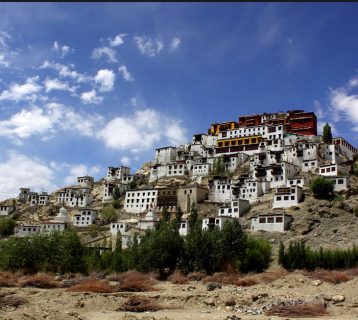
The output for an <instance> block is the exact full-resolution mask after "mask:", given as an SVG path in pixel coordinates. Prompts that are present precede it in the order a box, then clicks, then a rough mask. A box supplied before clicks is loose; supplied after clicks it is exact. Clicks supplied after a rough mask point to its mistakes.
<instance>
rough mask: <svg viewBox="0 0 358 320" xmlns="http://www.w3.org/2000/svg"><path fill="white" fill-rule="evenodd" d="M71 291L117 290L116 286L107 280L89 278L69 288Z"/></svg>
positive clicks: (109, 291)
mask: <svg viewBox="0 0 358 320" xmlns="http://www.w3.org/2000/svg"><path fill="white" fill-rule="evenodd" d="M68 291H71V292H95V293H111V292H114V291H115V287H114V286H111V285H110V284H109V282H108V281H107V280H98V279H93V278H88V279H86V280H82V281H81V282H80V283H78V284H76V285H73V286H71V287H70V288H68Z"/></svg>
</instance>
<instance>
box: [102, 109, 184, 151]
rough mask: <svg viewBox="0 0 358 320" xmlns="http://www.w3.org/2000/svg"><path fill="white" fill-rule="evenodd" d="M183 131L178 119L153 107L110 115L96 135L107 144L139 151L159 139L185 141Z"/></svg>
mask: <svg viewBox="0 0 358 320" xmlns="http://www.w3.org/2000/svg"><path fill="white" fill-rule="evenodd" d="M172 126H173V128H172ZM184 132H185V129H184V128H181V127H180V124H179V122H178V121H175V120H173V119H171V118H168V117H165V116H163V115H162V114H161V113H159V112H158V111H156V110H153V109H145V110H141V111H136V112H135V113H134V114H133V115H132V116H126V117H125V116H122V117H116V118H114V119H112V120H111V121H109V122H108V123H107V124H106V125H105V126H104V127H103V128H102V129H101V130H100V131H99V132H98V135H97V137H98V138H99V139H100V140H102V141H103V142H104V144H105V145H106V146H107V147H108V148H111V149H115V150H129V151H131V152H140V151H142V150H148V149H151V148H153V145H154V144H156V143H158V142H160V141H162V142H163V143H164V141H163V140H166V141H169V142H170V143H179V142H185V137H184Z"/></svg>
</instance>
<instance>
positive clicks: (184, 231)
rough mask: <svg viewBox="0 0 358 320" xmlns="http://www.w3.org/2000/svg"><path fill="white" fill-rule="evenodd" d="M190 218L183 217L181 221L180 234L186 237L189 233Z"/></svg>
mask: <svg viewBox="0 0 358 320" xmlns="http://www.w3.org/2000/svg"><path fill="white" fill-rule="evenodd" d="M189 230H190V229H189V220H188V219H183V220H181V221H180V223H179V230H178V231H179V235H181V236H183V237H185V236H187V235H188V233H189Z"/></svg>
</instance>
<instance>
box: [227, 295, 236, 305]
mask: <svg viewBox="0 0 358 320" xmlns="http://www.w3.org/2000/svg"><path fill="white" fill-rule="evenodd" d="M224 304H225V306H228V307H231V306H234V305H235V304H236V301H235V298H234V297H233V296H230V297H226V298H225V300H224Z"/></svg>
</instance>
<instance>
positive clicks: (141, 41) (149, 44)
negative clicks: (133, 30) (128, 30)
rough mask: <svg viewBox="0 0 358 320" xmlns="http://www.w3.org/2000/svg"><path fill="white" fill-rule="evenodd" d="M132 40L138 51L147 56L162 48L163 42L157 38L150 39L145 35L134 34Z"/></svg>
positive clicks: (155, 53)
mask: <svg viewBox="0 0 358 320" xmlns="http://www.w3.org/2000/svg"><path fill="white" fill-rule="evenodd" d="M134 41H135V43H136V45H137V48H138V49H139V51H140V53H141V54H144V55H146V56H148V57H155V56H156V55H157V54H159V53H160V52H161V51H162V50H163V48H164V43H163V41H162V40H160V39H159V38H155V39H152V38H148V37H146V36H136V37H134Z"/></svg>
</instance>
